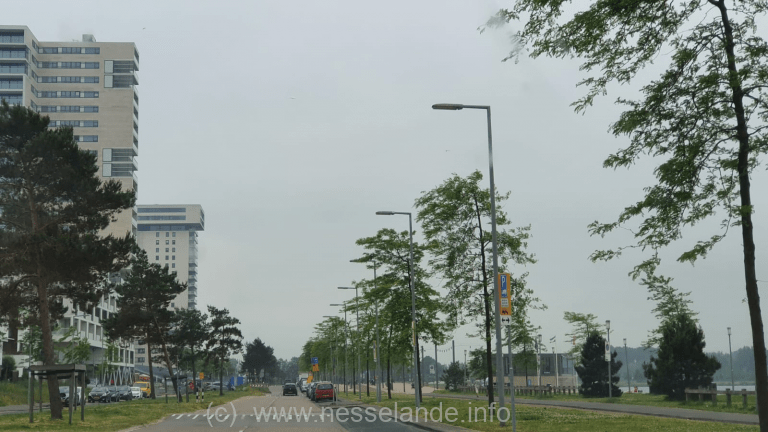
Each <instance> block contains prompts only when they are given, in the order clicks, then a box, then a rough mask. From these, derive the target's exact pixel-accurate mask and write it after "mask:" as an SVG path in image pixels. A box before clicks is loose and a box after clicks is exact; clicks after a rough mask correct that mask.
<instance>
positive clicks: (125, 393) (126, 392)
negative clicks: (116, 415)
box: [117, 385, 133, 401]
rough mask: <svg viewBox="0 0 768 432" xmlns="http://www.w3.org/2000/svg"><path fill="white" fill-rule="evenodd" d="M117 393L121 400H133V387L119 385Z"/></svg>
mask: <svg viewBox="0 0 768 432" xmlns="http://www.w3.org/2000/svg"><path fill="white" fill-rule="evenodd" d="M117 394H118V397H117V398H118V399H119V400H125V401H129V400H133V393H132V392H131V387H130V386H127V385H124V386H118V387H117Z"/></svg>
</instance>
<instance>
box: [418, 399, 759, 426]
mask: <svg viewBox="0 0 768 432" xmlns="http://www.w3.org/2000/svg"><path fill="white" fill-rule="evenodd" d="M424 398H447V399H467V400H478V398H477V397H473V396H463V395H444V394H441V395H431V394H430V395H427V394H425V395H424ZM480 399H482V398H480ZM507 400H508V399H507ZM515 405H535V406H548V407H556V408H571V409H581V410H590V411H606V412H612V413H621V414H634V415H646V416H654V417H666V418H674V419H682V420H699V421H711V422H719V423H736V424H745V425H759V424H760V423H759V420H758V418H757V414H738V413H727V412H716V411H702V410H693V409H682V408H662V407H654V406H644V405H624V404H611V403H599V402H571V401H555V400H542V399H521V398H516V399H515Z"/></svg>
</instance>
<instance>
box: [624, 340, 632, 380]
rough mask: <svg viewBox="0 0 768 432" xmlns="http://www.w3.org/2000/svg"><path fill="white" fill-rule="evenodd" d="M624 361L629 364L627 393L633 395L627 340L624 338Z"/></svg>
mask: <svg viewBox="0 0 768 432" xmlns="http://www.w3.org/2000/svg"><path fill="white" fill-rule="evenodd" d="M624 361H625V362H627V393H632V383H631V382H629V355H628V354H627V338H624Z"/></svg>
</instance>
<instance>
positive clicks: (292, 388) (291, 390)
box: [283, 383, 299, 396]
mask: <svg viewBox="0 0 768 432" xmlns="http://www.w3.org/2000/svg"><path fill="white" fill-rule="evenodd" d="M289 394H291V395H294V396H298V395H299V392H298V391H297V390H296V384H294V383H285V384H283V396H285V395H289Z"/></svg>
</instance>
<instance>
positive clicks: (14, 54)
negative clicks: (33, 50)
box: [0, 48, 27, 58]
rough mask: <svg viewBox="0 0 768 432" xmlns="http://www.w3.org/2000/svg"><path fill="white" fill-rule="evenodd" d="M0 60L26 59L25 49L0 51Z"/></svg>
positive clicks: (4, 49)
mask: <svg viewBox="0 0 768 432" xmlns="http://www.w3.org/2000/svg"><path fill="white" fill-rule="evenodd" d="M0 58H27V49H26V48H3V49H0Z"/></svg>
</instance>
